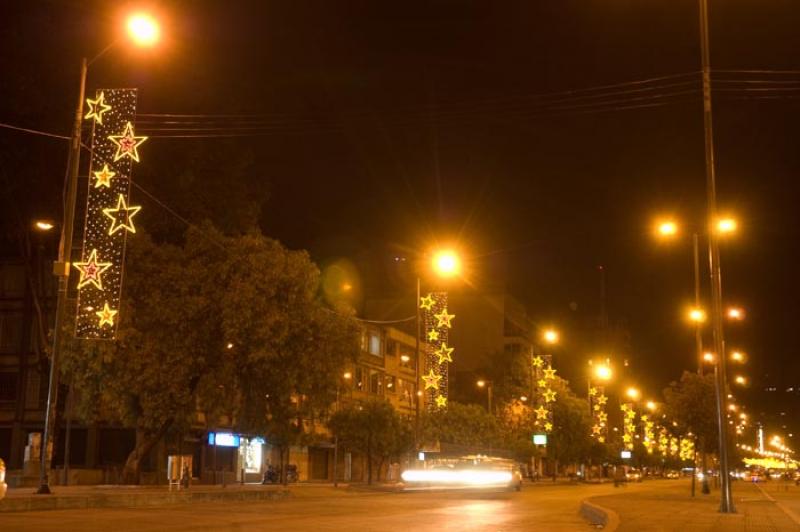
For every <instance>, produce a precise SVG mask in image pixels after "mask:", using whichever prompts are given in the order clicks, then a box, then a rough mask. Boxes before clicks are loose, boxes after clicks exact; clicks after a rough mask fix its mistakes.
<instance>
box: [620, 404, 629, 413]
mask: <svg viewBox="0 0 800 532" xmlns="http://www.w3.org/2000/svg"><path fill="white" fill-rule="evenodd" d="M629 408H630V407H629V406H628V405H619V409H620V410H622V411H623V412H627V411H628V409H629Z"/></svg>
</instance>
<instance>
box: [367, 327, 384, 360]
mask: <svg viewBox="0 0 800 532" xmlns="http://www.w3.org/2000/svg"><path fill="white" fill-rule="evenodd" d="M369 354H370V355H375V356H376V357H379V356H381V336H380V335H379V334H378V333H374V332H372V333H369Z"/></svg>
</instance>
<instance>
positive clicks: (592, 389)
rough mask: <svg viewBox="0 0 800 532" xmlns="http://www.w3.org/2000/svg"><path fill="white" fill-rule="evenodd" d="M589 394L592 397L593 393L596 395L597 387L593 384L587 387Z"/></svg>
mask: <svg viewBox="0 0 800 532" xmlns="http://www.w3.org/2000/svg"><path fill="white" fill-rule="evenodd" d="M589 395H590V396H592V397H594V396H595V395H597V388H595V387H594V386H591V387H590V388H589Z"/></svg>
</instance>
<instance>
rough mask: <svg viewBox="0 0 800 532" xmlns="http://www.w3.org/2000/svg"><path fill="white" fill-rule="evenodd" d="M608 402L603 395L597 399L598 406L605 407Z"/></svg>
mask: <svg viewBox="0 0 800 532" xmlns="http://www.w3.org/2000/svg"><path fill="white" fill-rule="evenodd" d="M607 402H608V397H606V396H605V395H601V396H599V397H598V398H597V404H600V405H604V404H606V403H607Z"/></svg>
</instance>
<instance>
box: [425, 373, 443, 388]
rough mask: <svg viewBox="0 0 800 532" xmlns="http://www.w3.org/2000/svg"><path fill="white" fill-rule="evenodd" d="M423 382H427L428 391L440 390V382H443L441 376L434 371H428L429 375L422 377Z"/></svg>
mask: <svg viewBox="0 0 800 532" xmlns="http://www.w3.org/2000/svg"><path fill="white" fill-rule="evenodd" d="M422 380H423V381H425V389H426V390H430V389H433V390H438V389H439V381H440V380H442V376H441V375H437V374H436V373H434V372H433V369H431V370H430V371H428V374H427V375H423V376H422Z"/></svg>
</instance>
